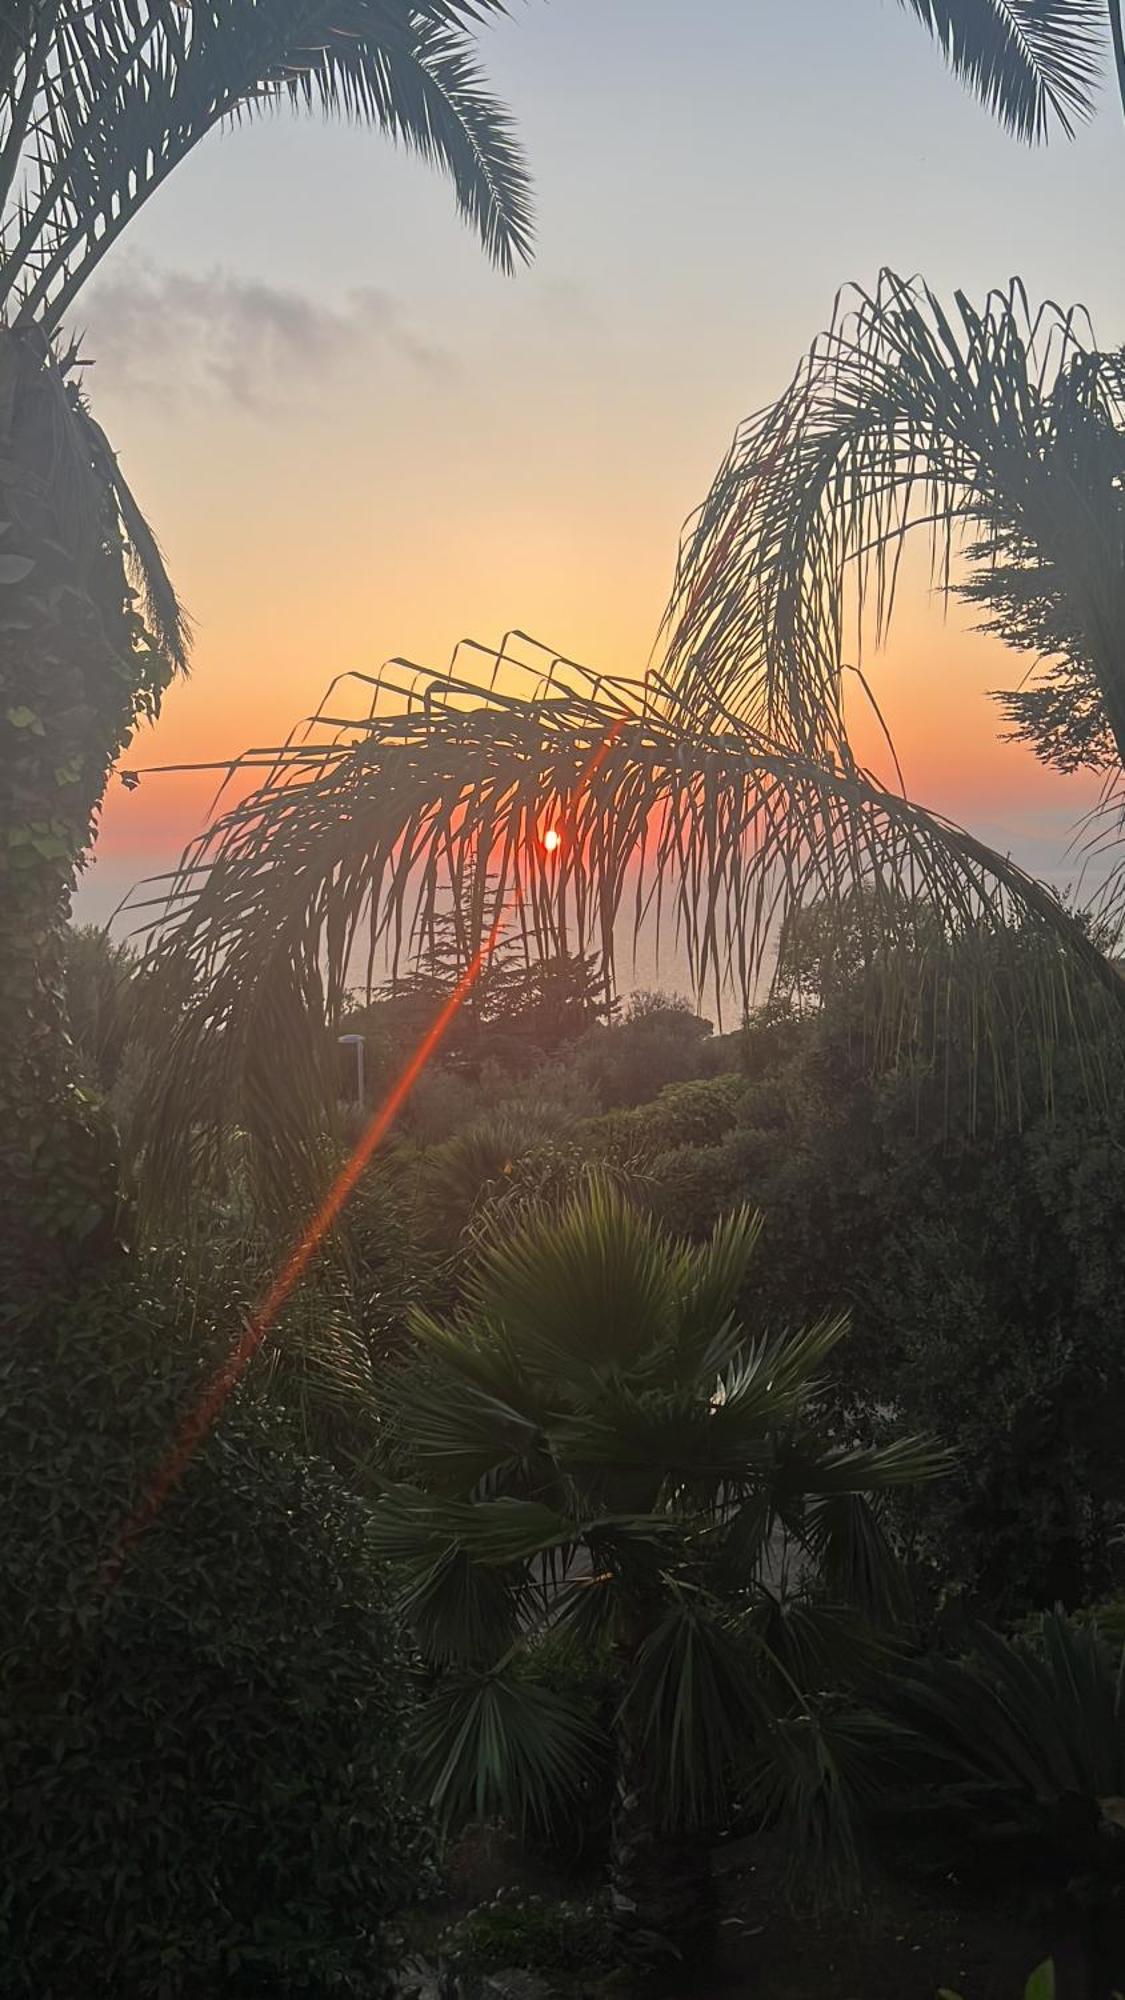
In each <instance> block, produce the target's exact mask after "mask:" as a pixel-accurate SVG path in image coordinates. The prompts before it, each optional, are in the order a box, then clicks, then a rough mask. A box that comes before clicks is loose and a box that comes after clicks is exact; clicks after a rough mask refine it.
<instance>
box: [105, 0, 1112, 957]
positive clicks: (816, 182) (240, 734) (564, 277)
mask: <svg viewBox="0 0 1125 2000" xmlns="http://www.w3.org/2000/svg"><path fill="white" fill-rule="evenodd" d="M480 42H481V52H482V57H483V60H484V63H485V65H486V67H487V70H488V72H489V75H490V78H491V80H492V82H493V84H494V86H495V88H496V90H497V91H498V93H499V94H500V95H502V96H503V97H504V98H505V99H506V100H507V101H508V103H509V104H510V105H511V106H512V108H513V110H514V111H515V113H516V115H517V117H518V121H519V125H520V129H521V133H522V137H523V140H524V143H525V146H526V149H527V152H528V154H529V157H530V161H531V165H532V170H533V173H534V177H535V183H536V199H537V213H538V223H537V240H538V250H537V255H536V258H535V262H534V264H533V266H532V267H531V268H530V269H529V270H526V271H522V272H521V273H520V274H519V275H518V276H516V277H514V278H506V277H504V276H502V275H500V274H499V273H498V272H497V271H496V270H495V269H494V268H492V267H491V266H490V265H489V264H488V262H487V261H486V259H485V257H484V255H483V253H482V252H481V250H480V249H479V247H478V245H477V243H476V241H475V240H474V239H473V238H472V237H471V236H470V234H469V233H468V231H467V230H466V229H465V228H464V226H463V225H462V224H461V223H460V222H459V220H458V218H457V215H456V210H455V206H454V202H453V198H452V194H451V192H450V189H449V188H448V186H447V185H446V184H445V183H444V182H443V181H442V180H441V179H440V178H439V177H438V176H437V175H436V174H434V173H433V172H431V171H430V170H429V169H427V168H426V167H425V166H424V165H423V164H422V163H421V162H419V161H418V160H417V159H415V158H412V157H410V156H408V155H405V154H402V153H399V152H396V151H395V150H394V149H393V148H392V147H390V146H389V145H388V144H387V142H386V141H384V140H383V139H381V138H380V137H378V136H377V135H375V134H374V133H368V132H362V131H357V130H354V129H348V128H346V127H343V126H339V125H334V124H325V123H323V122H321V121H320V120H318V119H308V120H303V121H302V120H298V119H295V118H293V117H291V116H289V115H284V116H276V117H270V118H268V119H265V120H263V121H261V122H259V123H257V124H255V125H251V126H241V127H239V128H237V129H235V130H232V131H230V132H224V133H222V134H217V135H214V136H213V137H212V138H211V139H210V140H209V141H206V142H204V144H203V145H202V146H201V147H200V148H199V149H198V150H197V151H196V153H195V154H194V156H193V157H192V158H191V159H189V160H188V162H187V163H186V164H185V165H183V166H182V167H181V168H180V169H179V170H178V171H177V173H176V174H175V175H174V176H173V177H172V178H171V179H170V180H169V182H168V184H167V185H166V187H165V188H164V189H163V190H161V192H160V193H158V194H157V195H156V196H155V197H154V198H153V199H152V200H151V202H150V203H149V205H148V207H147V209H146V210H145V211H144V213H143V214H142V216H141V217H140V218H139V219H138V221H137V222H136V223H135V224H134V226H133V228H132V230H131V232H130V233H129V235H128V236H127V237H126V238H124V239H123V240H122V243H121V244H120V245H119V246H118V247H117V248H116V249H115V251H114V252H113V253H111V255H110V256H109V257H107V259H106V261H105V264H104V265H103V267H102V275H101V276H100V277H99V279H98V280H97V281H96V282H95V284H94V285H93V286H92V287H91V289H90V291H89V292H88V293H87V294H86V295H85V296H84V298H83V300H82V302H81V313H80V316H79V317H78V319H77V320H76V322H75V330H77V331H81V332H82V333H83V334H84V341H83V348H84V352H85V354H86V355H87V357H88V358H89V359H90V361H91V362H92V363H93V366H92V367H91V368H90V369H89V371H88V375H87V387H88V390H89V393H90V396H91V400H92V403H93V406H94V409H95V412H96V414H97V416H98V417H99V419H100V421H101V423H102V424H103V426H104V427H105V428H106V430H107V431H108V433H109V435H110V437H111V439H112V441H113V443H114V445H115V447H116V449H117V451H118V453H119V456H120V458H121V462H122V465H123V468H124V470H125V473H126V475H127V477H128V478H129V480H130V483H131V484H132V487H133V490H134V492H135V493H136V495H137V497H138V499H139V500H140V502H141V504H142V507H143V509H144V511H145V512H146V514H147V516H148V518H149V519H150V521H151V522H152V523H153V525H154V527H155V528H156V530H157V532H158V534H159V536H160V539H161V542H162V544H163V547H164V549H165V553H166V556H167V558H168V561H169V566H170V568H171V570H172V573H173V576H174V578H175V581H176V583H177V586H178V588H179V591H180V594H181V596H182V598H183V599H184V601H185V602H186V604H187V606H188V607H189V610H190V612H191V614H192V616H193V619H194V622H195V630H196V639H195V646H194V653H193V664H192V671H191V674H190V677H189V678H187V679H186V680H184V681H182V682H181V683H179V684H177V685H176V686H175V687H174V688H173V689H172V691H171V692H170V693H169V695H168V697H167V699H166V702H165V707H164V711H163V714H162V716H161V718H160V720H159V722H158V723H157V724H156V725H155V726H154V727H153V728H146V729H145V730H143V731H142V732H141V733H140V734H139V736H138V738H137V739H136V741H135V742H134V744H133V746H132V748H131V749H130V751H129V752H128V753H127V755H126V757H125V759H124V760H123V761H124V763H125V764H126V765H127V766H129V767H132V768H141V769H144V768H145V767H147V766H151V765H169V764H182V763H196V762H206V761H211V760H219V759H225V758H227V757H230V756H232V755H235V754H237V753H238V752H239V751H240V750H242V749H244V748H245V747H246V746H248V745H250V744H263V743H264V744H268V743H274V742H278V741H280V740H282V739H283V738H284V737H285V736H286V735H287V734H288V732H289V730H290V728H291V727H292V726H293V724H294V723H295V722H297V721H298V720H299V719H300V718H301V717H302V716H304V715H306V714H308V713H309V712H311V711H312V710H314V709H315V708H316V706H317V704H318V702H319V700H320V697H321V695H322V693H323V692H324V690H325V689H326V687H327V685H328V683H329V682H330V681H331V680H332V678H333V677H334V676H335V675H336V674H338V673H341V672H347V671H352V670H354V671H358V672H372V671H374V670H375V669H376V668H377V667H378V666H379V665H380V663H382V662H383V661H384V660H386V659H388V658H390V657H392V656H399V655H403V656H406V657H407V658H410V659H413V660H416V661H418V662H419V663H421V664H428V665H435V666H436V665H442V664H444V663H445V662H446V661H447V660H448V658H449V656H450V654H451V653H452V651H453V648H454V646H455V645H456V643H457V642H458V640H460V639H462V638H465V637H468V636H472V637H474V638H477V639H479V640H482V641H484V642H486V643H487V644H489V645H494V644H496V643H497V642H498V641H499V639H500V638H501V636H502V634H503V633H504V632H505V630H507V629H509V628H512V627H517V628H520V629H522V630H523V631H526V632H529V633H532V634H534V635H536V637H538V638H541V639H543V640H545V641H546V642H548V643H549V644H550V645H552V646H553V647H555V648H557V649H558V650H559V651H561V652H564V653H566V654H568V655H569V656H570V657H572V658H578V659H581V660H584V661H586V662H587V663H588V664H590V665H593V666H597V667H601V668H604V669H608V670H612V671H616V672H624V673H638V672H640V671H642V670H643V667H644V664H645V661H646V659H647V657H648V655H649V652H650V648H651V645H652V642H653V639H654V636H655V633H656V629H657V626H658V623H659V619H660V614H661V611H662V609H663V606H664V603H665V600H666V597H667V593H668V589H669V586H670V583H671V577H672V566H673V562H674V558H675V551H676V544H677V539H678V535H679V530H680V526H681V523H682V521H683V519H684V518H685V516H686V515H687V514H688V513H689V512H690V510H691V509H692V508H693V507H694V506H695V505H696V504H697V503H698V501H699V500H700V499H701V498H702V496H703V494H704V492H705V490H706V488H707V485H708V483H709V480H710V477H711V475H712V473H713V471H714V470H715V468H716V466H717V465H718V462H719V460H720V458H721V456H722V454H723V451H724V450H725V447H726V445H727V443H728V441H729V437H730V434H731V432H732V431H733V429H734V427H735V425H736V424H737V422H738V421H739V419H740V418H742V417H744V416H746V415H748V414H749V413H750V412H751V411H753V410H755V409H756V408H758V407H759V406H760V405H762V404H763V403H765V402H768V401H770V400H771V399H772V398H773V397H774V396H775V395H777V394H778V393H780V391H781V390H782V389H783V387H784V386H785V383H786V381H787V380H788V378H789V376H790V374H791V373H792V371H793V368H794V367H795V365H796V363H797V361H798V360H799V358H800V356H801V354H802V352H803V351H804V349H805V348H806V347H807V346H808V344H809V343H810V341H811V340H812V338H813V337H814V335H815V334H816V333H817V332H818V330H819V329H820V328H821V327H822V326H823V325H824V324H825V322H826V321H827V320H828V318H829V317H830V316H831V312H832V306H833V300H834V298H835V295H836V293H837V291H838V289H839V287H840V286H841V285H842V284H844V283H846V282H847V281H849V280H857V281H859V282H861V283H865V284H870V283H872V282H873V281H874V279H875V276H876V274H877V272H878V270H879V268H880V266H882V265H891V266H892V267H894V268H895V269H897V270H898V271H900V272H902V273H906V274H909V273H913V272H919V273H921V274H922V275H923V276H924V277H925V278H926V279H927V280H928V281H929V282H930V283H931V284H932V285H933V286H934V287H935V288H936V289H937V290H938V291H939V292H942V293H943V294H945V295H947V296H948V295H949V294H950V293H951V292H952V290H953V289H954V288H955V287H957V286H960V287H962V288H963V289H965V290H966V291H967V292H968V293H969V294H970V295H971V296H975V297H977V298H980V297H982V296H983V294H984V293H985V292H986V291H987V290H988V288H989V287H990V286H992V285H1000V284H1004V283H1005V282H1006V281H1007V280H1008V279H1009V278H1010V277H1011V276H1012V275H1013V274H1015V273H1018V274H1020V275H1021V276H1022V277H1023V278H1024V280H1025V281H1026V284H1027V286H1028V289H1029V291H1030V293H1031V295H1032V297H1033V299H1038V298H1046V297H1050V298H1054V299H1056V300H1058V301H1060V302H1061V303H1064V304H1070V303H1072V302H1074V301H1077V300H1081V301H1082V302H1083V303H1084V304H1085V305H1087V306H1088V307H1089V308H1090V310H1091V312H1092V314H1093V318H1094V325H1095V329H1096V332H1097V335H1098V338H1099V340H1100V343H1101V344H1102V345H1103V346H1114V345H1119V344H1120V343H1121V341H1122V339H1123V338H1125V260H1123V259H1122V257H1121V255H1120V215H1121V208H1120V206H1119V204H1120V203H1122V202H1125V125H1123V123H1122V121H1121V118H1120V113H1119V110H1118V108H1117V107H1116V104H1115V101H1114V100H1112V99H1110V97H1109V96H1108V95H1107V97H1106V99H1105V101H1104V103H1103V106H1102V108H1101V111H1100V113H1099V116H1098V117H1097V119H1096V120H1095V121H1094V122H1093V124H1092V125H1091V126H1089V127H1088V128H1086V129H1084V130H1083V131H1082V132H1081V134H1080V136H1079V137H1078V139H1077V140H1076V141H1075V142H1074V143H1073V144H1067V143H1066V141H1065V140H1063V139H1062V138H1061V137H1060V138H1059V139H1058V140H1056V141H1054V142H1053V143H1052V144H1051V146H1050V148H1048V149H1041V150H1037V151H1031V150H1028V149H1026V148H1024V147H1021V146H1019V145H1017V144H1016V143H1015V142H1014V141H1013V140H1011V139H1009V138H1008V137H1007V136H1006V134H1004V133H1003V132H1002V131H1001V130H1000V129H999V128H998V127H997V126H995V125H994V124H993V122H992V121H991V119H990V118H989V117H988V115H987V114H986V113H985V112H984V111H983V110H982V109H981V108H980V107H979V106H978V105H977V104H976V103H975V102H974V101H972V100H971V99H970V98H969V97H968V96H966V95H965V94H964V93H963V92H962V90H961V89H960V87H959V86H958V84H957V83H956V82H955V80H954V79H953V78H952V77H951V76H950V75H949V73H948V72H947V71H946V69H945V67H944V65H943V63H942V61H941V59H940V56H939V55H938V53H937V51H936V49H935V48H934V47H933V45H932V44H931V42H930V41H929V39H928V37H927V36H926V35H925V33H924V32H923V31H922V30H921V28H920V27H919V26H918V24H917V22H916V21H915V20H914V19H913V18H912V17H911V16H909V15H908V14H907V13H906V12H904V11H903V10H902V9H901V8H900V7H899V6H898V5H897V4H896V0H801V4H800V5H798V4H796V0H772V4H770V0H690V4H682V0H681V4H680V5H674V4H672V0H514V7H513V14H512V18H511V19H510V20H507V21H504V22H501V23H498V24H497V25H495V26H493V27H490V28H488V29H487V30H486V31H485V32H483V33H482V35H481V37H480ZM909 581H910V588H909V590H908V591H907V592H906V593H905V594H904V596H903V599H902V603H901V609H900V612H899V616H898V622H897V625H896V627H895V629H894V631H893V633H892V637H891V640H890V642H889V643H888V646H887V647H886V649H885V650H884V652H883V653H882V654H880V655H878V656H876V657H874V658H872V659H870V660H868V661H867V662H866V663H865V664H866V665H867V667H868V669H869V672H870V677H871V680H872V683H873V685H874V686H875V688H876V690H877V693H878V696H879V700H880V703H881V706H882V708H883V712H884V714H885V716H886V718H887V720H888V722H889V724H890V726H891V730H892V733H893V735H894V738H895V743H896V748H897V750H898V754H899V758H900V761H901V763H902V766H903V769H904V773H905V777H906V782H907V786H908V789H909V790H910V792H911V793H912V794H913V796H915V797H916V798H920V799H922V800H924V801H925V802H926V803H927V804H929V805H931V806H933V807H935V808H937V809H939V810H941V811H943V812H945V813H946V814H947V815H949V816H950V817H952V818H955V819H958V820H961V821H963V822H965V823H967V824H969V825H970V826H971V827H972V828H973V830H974V831H975V832H977V833H978V834H980V835H982V836H983V837H984V838H985V839H987V840H989V841H990V842H991V843H992V844H994V845H997V846H999V847H1001V848H1003V849H1004V850H1005V851H1011V852H1013V853H1014V854H1016V855H1017V857H1018V858H1019V859H1020V860H1021V861H1022V862H1023V863H1024V865H1026V866H1030V867H1032V868H1034V869H1035V870H1036V871H1037V872H1040V873H1042V874H1046V875H1048V876H1050V877H1051V879H1053V880H1055V881H1056V882H1059V883H1062V882H1064V881H1065V880H1067V879H1068V878H1069V877H1071V876H1072V875H1074V874H1075V872H1076V869H1077V865H1078V864H1077V862H1076V861H1075V860H1074V858H1073V857H1072V856H1068V852H1067V849H1068V840H1069V834H1070V831H1071V828H1072V826H1073V823H1074V822H1075V820H1076V818H1077V817H1078V815H1079V814H1080V812H1081V811H1082V809H1083V807H1084V805H1085V804H1086V803H1087V802H1088V801H1089V798H1090V796H1091V794H1090V791H1089V787H1088V785H1084V783H1083V781H1081V780H1070V781H1066V780H1062V779H1060V778H1056V777H1052V776H1051V775H1050V774H1048V773H1047V772H1045V771H1044V770H1043V769H1042V767H1041V766H1039V765H1038V764H1037V763H1036V761H1035V760H1034V758H1033V757H1032V756H1031V755H1030V754H1029V753H1028V752H1026V751H1024V750H1022V749H1020V748H1018V747H1016V746H1014V745H1011V744H1006V743H1004V742H1002V741H1001V740H999V733H1000V724H1001V718H1000V716H999V712H998V710H997V709H996V708H995V707H994V705H993V704H991V703H990V702H989V701H988V699H987V690H988V688H990V687H994V686H996V685H1004V684H1010V683H1011V681H1012V680H1013V679H1014V678H1015V675H1014V674H1013V672H1012V662H1011V658H1010V657H1005V655H1004V653H1003V650H1002V648H1000V647H999V645H998V643H997V642H996V641H994V640H990V639H985V638H983V637H981V636H980V635H979V634H975V633H973V632H972V631H971V629H970V628H969V624H968V618H967V614H966V613H964V612H963V611H962V612H959V611H951V612H950V613H949V614H948V615H946V614H945V613H944V612H943V609H942V607H941V605H940V604H939V603H938V602H937V601H936V600H935V599H934V598H933V597H932V596H931V594H930V593H929V591H928V590H927V587H926V579H925V577H924V575H923V574H922V573H921V571H918V572H917V573H914V572H912V573H911V576H910V579H909ZM863 747H864V748H865V749H866V748H867V745H866V744H864V746H863ZM874 748H875V746H874V744H873V743H872V745H871V749H872V753H874ZM213 790H214V778H213V776H211V777H205V776H200V775H193V776H184V775H172V776H151V777H146V778H144V779H143V780H142V783H141V785H140V787H139V788H138V789H137V790H135V791H127V790H126V789H125V788H124V787H123V786H122V785H120V784H118V783H116V782H115V783H114V785H113V786H112V788H111V792H110V796H109V799H108V801H107V805H106V808H105V811H104V813H103V817H102V822H101V828H100V832H99V838H98V842H97V848H96V851H95V855H94V858H93V862H92V864H91V866H90V867H89V868H88V869H87V871H86V873H85V875H84V877H83V879H82V883H81V885H80V890H79V896H78V899H77V906H76V914H77V916H78V918H79V920H80V921H87V922H89V921H94V922H101V921H104V920H105V919H106V918H107V917H108V916H109V914H110V912H111V911H112V910H113V908H114V907H115V905H117V904H118V902H119V901H120V899H121V898H122V896H123V895H124V894H125V893H126V892H127V890H128V889H129V888H130V887H131V886H132V885H133V884H134V883H135V882H137V880H138V879H139V878H141V877H144V876H147V875H151V874H154V873H157V872H159V871H160V870H162V869H164V868H167V867H168V866H170V865H171V863H172V862H173V861H174V860H175V858H176V856H177V855H178V853H179V852H180V850H181V849H182V848H183V846H184V845H185V843H186V842H187V841H188V840H189V839H190V838H191V837H192V835H193V834H194V833H196V832H197V831H198V830H199V829H200V827H201V825H202V824H203V822H204V819H205V816H206V813H207V810H208V806H209V802H210V799H211V796H212V794H213Z"/></svg>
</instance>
